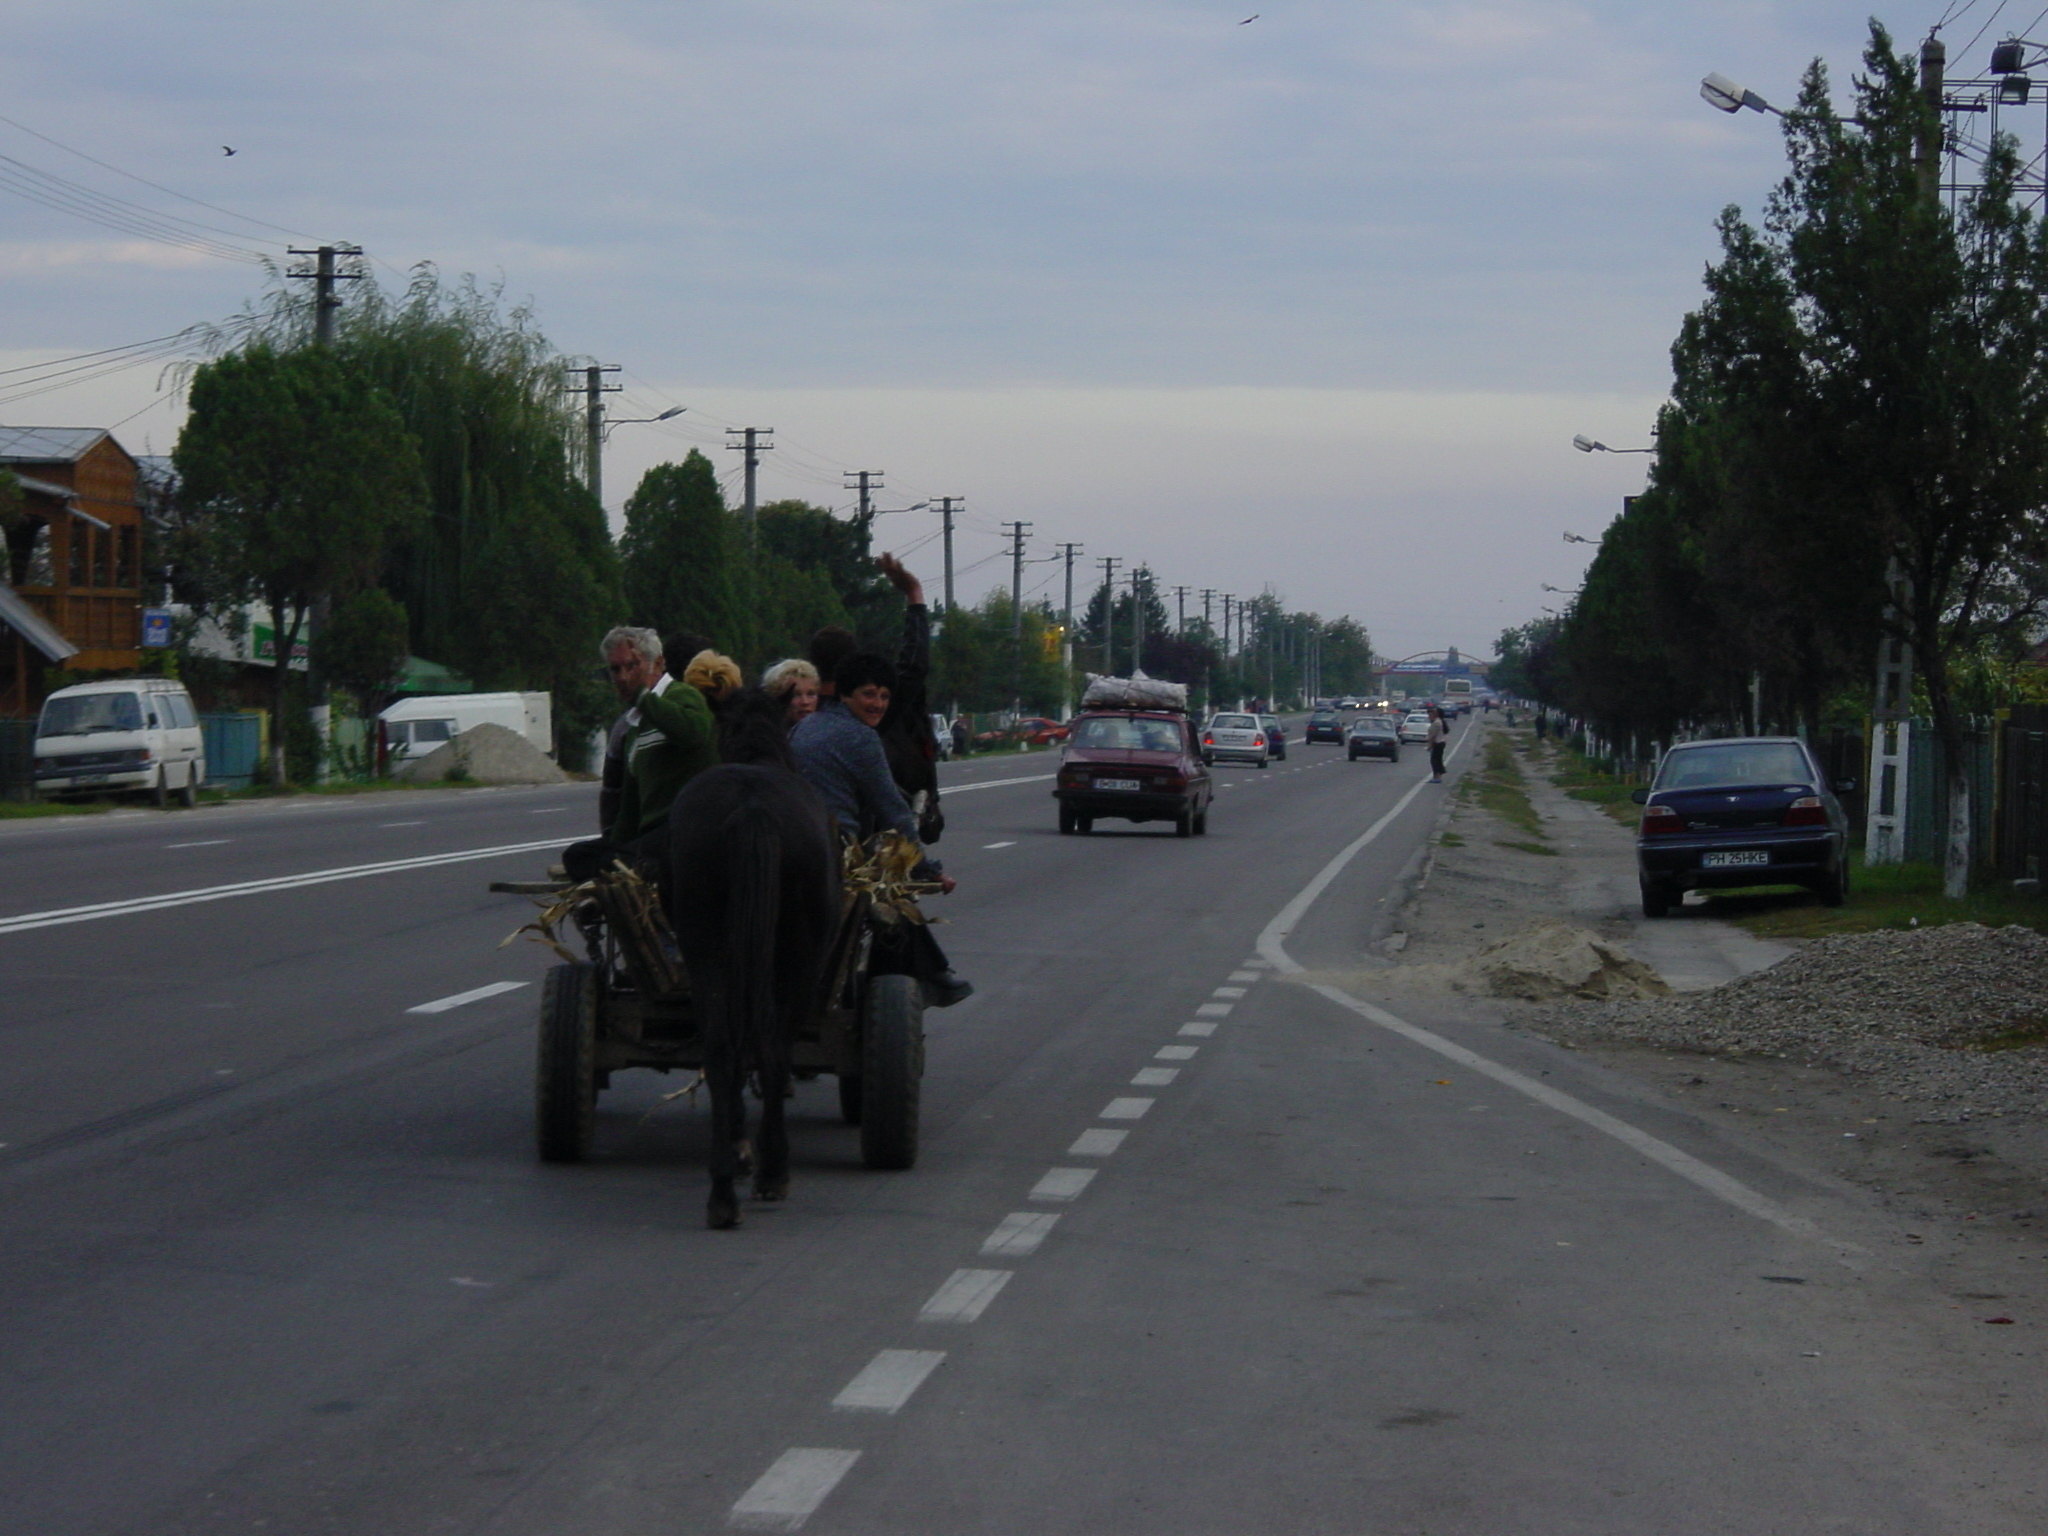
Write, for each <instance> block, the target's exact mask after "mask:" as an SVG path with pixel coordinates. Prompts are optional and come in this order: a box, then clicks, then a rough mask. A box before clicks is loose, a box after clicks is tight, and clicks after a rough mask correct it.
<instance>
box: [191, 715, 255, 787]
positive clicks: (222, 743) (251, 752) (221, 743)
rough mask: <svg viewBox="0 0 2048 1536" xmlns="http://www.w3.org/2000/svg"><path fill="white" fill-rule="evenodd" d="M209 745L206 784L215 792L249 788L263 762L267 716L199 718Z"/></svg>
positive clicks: (202, 734)
mask: <svg viewBox="0 0 2048 1536" xmlns="http://www.w3.org/2000/svg"><path fill="white" fill-rule="evenodd" d="M199 730H200V734H201V739H202V740H203V741H204V742H205V743H206V782H207V785H208V787H210V788H213V789H247V788H248V787H249V786H250V785H251V784H252V783H254V782H255V777H256V765H257V764H258V763H259V762H261V761H262V760H263V716H261V715H259V714H252V713H249V712H247V711H243V710H236V711H232V712H224V713H220V714H206V715H201V716H200V717H199Z"/></svg>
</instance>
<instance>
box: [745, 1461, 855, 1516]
mask: <svg viewBox="0 0 2048 1536" xmlns="http://www.w3.org/2000/svg"><path fill="white" fill-rule="evenodd" d="M859 1460H860V1452H859V1451H830V1450H821V1449H814V1448H810V1447H805V1446H797V1447H795V1448H794V1449H791V1450H787V1451H784V1452H783V1453H782V1454H781V1455H780V1456H778V1457H776V1458H775V1465H773V1466H772V1467H770V1468H769V1469H768V1470H767V1471H766V1472H763V1473H762V1474H761V1476H760V1478H759V1480H757V1481H756V1482H755V1484H754V1486H753V1487H751V1488H749V1489H748V1490H747V1491H746V1492H745V1493H743V1494H741V1495H740V1500H739V1502H738V1503H737V1504H735V1505H733V1507H732V1513H731V1514H730V1515H729V1516H728V1517H727V1518H728V1520H729V1521H730V1522H731V1523H732V1524H733V1525H736V1526H738V1527H739V1528H740V1529H741V1530H745V1531H793V1530H796V1529H797V1528H798V1527H800V1526H801V1525H802V1524H803V1523H804V1522H805V1521H806V1520H808V1519H810V1517H811V1516H812V1515H814V1514H816V1513H817V1510H818V1506H819V1505H820V1504H822V1503H824V1502H825V1497H826V1495H828V1494H829V1493H831V1491H832V1490H833V1489H834V1488H837V1487H838V1486H839V1480H840V1479H841V1478H842V1477H844V1476H846V1474H847V1473H848V1472H850V1471H851V1470H852V1469H853V1464H854V1463H855V1462H856V1461H859Z"/></svg>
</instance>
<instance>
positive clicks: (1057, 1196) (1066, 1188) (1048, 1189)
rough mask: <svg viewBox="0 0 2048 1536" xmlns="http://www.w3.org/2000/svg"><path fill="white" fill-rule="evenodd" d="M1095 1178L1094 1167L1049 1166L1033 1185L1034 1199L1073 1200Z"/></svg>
mask: <svg viewBox="0 0 2048 1536" xmlns="http://www.w3.org/2000/svg"><path fill="white" fill-rule="evenodd" d="M1094 1180H1095V1170H1094V1169H1093V1168H1048V1169H1046V1170H1045V1177H1044V1178H1042V1179H1040V1180H1039V1181H1038V1182H1037V1183H1036V1184H1034V1185H1032V1186H1031V1198H1032V1199H1033V1200H1073V1199H1076V1198H1078V1197H1079V1196H1080V1193H1081V1191H1082V1190H1084V1189H1086V1188H1087V1187H1088V1186H1089V1185H1090V1184H1091V1183H1093V1182H1094Z"/></svg>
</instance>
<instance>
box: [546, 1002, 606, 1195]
mask: <svg viewBox="0 0 2048 1536" xmlns="http://www.w3.org/2000/svg"><path fill="white" fill-rule="evenodd" d="M599 985H600V983H599V980H598V974H597V968H596V967H595V966H590V965H558V966H556V967H554V968H553V969H552V970H550V971H549V972H548V975H547V980H546V981H545V982H543V983H542V985H541V993H540V1053H539V1056H538V1058H537V1059H536V1061H535V1063H534V1074H533V1111H534V1134H535V1137H536V1139H537V1140H538V1142H539V1146H540V1156H541V1161H542V1162H546V1163H580V1162H582V1161H583V1159H584V1158H585V1157H587V1156H589V1154H590V1141H591V1137H592V1135H593V1133H594V1132H595V1131H596V1129H597V994H598V987H599Z"/></svg>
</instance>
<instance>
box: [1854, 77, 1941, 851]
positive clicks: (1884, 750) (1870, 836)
mask: <svg viewBox="0 0 2048 1536" xmlns="http://www.w3.org/2000/svg"><path fill="white" fill-rule="evenodd" d="M1947 64H1948V48H1947V46H1946V45H1945V44H1944V43H1943V42H1942V41H1941V39H1940V38H1938V37H1929V38H1928V39H1927V41H1926V42H1924V43H1922V44H1921V45H1920V90H1921V93H1922V94H1923V95H1925V96H1926V98H1927V104H1928V107H1929V109H1930V111H1931V112H1932V117H1931V119H1930V121H1929V122H1927V123H1926V124H1924V125H1923V126H1922V128H1921V130H1920V135H1919V138H1918V140H1917V142H1916V143H1915V144H1914V146H1913V171H1914V174H1915V175H1916V176H1918V177H1919V179H1920V195H1921V196H1922V197H1924V198H1925V199H1926V200H1927V203H1928V205H1929V206H1930V207H1932V208H1939V207H1940V206H1941V141H1942V127H1943V124H1944V122H1945V121H1946V119H1945V118H1944V117H1943V115H1942V106H1943V103H1942V86H1943V76H1944V74H1945V73H1946V69H1947ZM1884 584H1885V595H1886V601H1885V608H1884V616H1885V619H1886V620H1887V621H1890V620H1891V619H1893V618H1894V617H1895V616H1896V615H1898V614H1900V613H1902V612H1903V611H1904V609H1905V608H1906V606H1907V604H1908V603H1909V602H1910V601H1911V597H1912V586H1911V579H1910V578H1909V577H1908V576H1907V575H1906V572H1905V568H1904V567H1903V566H1902V565H1900V564H1899V558H1898V556H1897V555H1894V556H1892V558H1891V559H1890V560H1889V561H1888V562H1887V563H1886V566H1885V573H1884ZM1912 761H1913V648H1912V646H1910V645H1909V644H1907V643H1906V642H1905V641H1904V640H1899V639H1894V638H1893V637H1892V636H1890V635H1885V636H1883V637H1881V638H1880V639H1879V640H1878V642H1877V688H1876V697H1875V698H1874V699H1873V700H1872V701H1871V710H1870V777H1869V778H1868V779H1867V780H1866V781H1865V782H1864V785H1863V794H1864V799H1865V810H1864V817H1863V862H1864V863H1866V864H1897V863H1900V862H1902V861H1903V860H1904V859H1905V857H1906V806H1907V803H1908V802H1907V799H1906V776H1907V770H1908V769H1909V768H1910V767H1911V766H1912Z"/></svg>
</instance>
